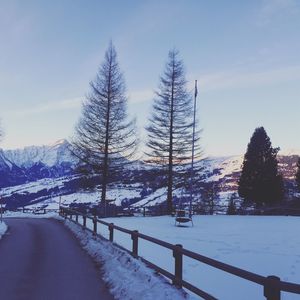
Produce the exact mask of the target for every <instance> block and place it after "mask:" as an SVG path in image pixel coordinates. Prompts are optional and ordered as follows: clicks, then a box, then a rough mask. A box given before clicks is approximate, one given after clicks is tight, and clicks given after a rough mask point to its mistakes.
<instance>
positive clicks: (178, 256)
mask: <svg viewBox="0 0 300 300" xmlns="http://www.w3.org/2000/svg"><path fill="white" fill-rule="evenodd" d="M181 249H182V245H180V244H176V245H175V246H174V248H173V257H174V258H175V278H174V280H173V284H174V285H176V286H177V287H179V288H182V284H181V280H182V252H181Z"/></svg>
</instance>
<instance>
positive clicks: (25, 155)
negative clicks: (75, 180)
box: [3, 140, 76, 168]
mask: <svg viewBox="0 0 300 300" xmlns="http://www.w3.org/2000/svg"><path fill="white" fill-rule="evenodd" d="M68 148H69V143H68V141H67V140H59V141H57V142H56V143H54V144H50V145H43V146H29V147H25V148H23V149H15V150H4V151H3V157H4V159H6V161H9V162H10V163H11V164H14V165H16V166H18V167H20V168H30V167H32V166H33V165H36V164H43V165H45V166H47V167H53V166H57V165H61V164H63V163H68V164H75V163H76V161H75V159H74V157H72V155H71V153H70V151H69V149H68Z"/></svg>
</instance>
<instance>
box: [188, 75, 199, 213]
mask: <svg viewBox="0 0 300 300" xmlns="http://www.w3.org/2000/svg"><path fill="white" fill-rule="evenodd" d="M197 95H198V89H197V80H195V94H194V119H193V140H192V163H191V175H190V176H191V179H190V217H191V216H192V201H193V192H194V191H193V186H194V184H193V183H194V155H195V127H196V103H197Z"/></svg>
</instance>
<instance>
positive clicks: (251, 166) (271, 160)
mask: <svg viewBox="0 0 300 300" xmlns="http://www.w3.org/2000/svg"><path fill="white" fill-rule="evenodd" d="M278 151H279V148H273V147H272V144H271V141H270V138H269V137H268V135H267V133H266V131H265V129H264V128H263V127H259V128H256V129H255V131H254V134H253V136H252V137H251V140H250V143H249V144H248V149H247V152H246V154H245V157H244V162H243V167H242V174H241V177H240V179H239V188H238V192H239V195H240V197H241V198H243V199H244V200H245V201H246V202H250V203H251V202H253V203H255V204H256V205H257V206H260V205H267V204H273V203H276V202H279V201H281V200H282V199H283V194H284V189H283V180H282V176H281V175H280V174H278V161H277V159H276V156H277V153H278Z"/></svg>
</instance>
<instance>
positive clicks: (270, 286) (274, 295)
mask: <svg viewBox="0 0 300 300" xmlns="http://www.w3.org/2000/svg"><path fill="white" fill-rule="evenodd" d="M279 283H280V278H279V277H277V276H268V277H267V278H266V282H265V285H264V296H265V297H266V299H267V300H280V287H279V285H278V284H279Z"/></svg>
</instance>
